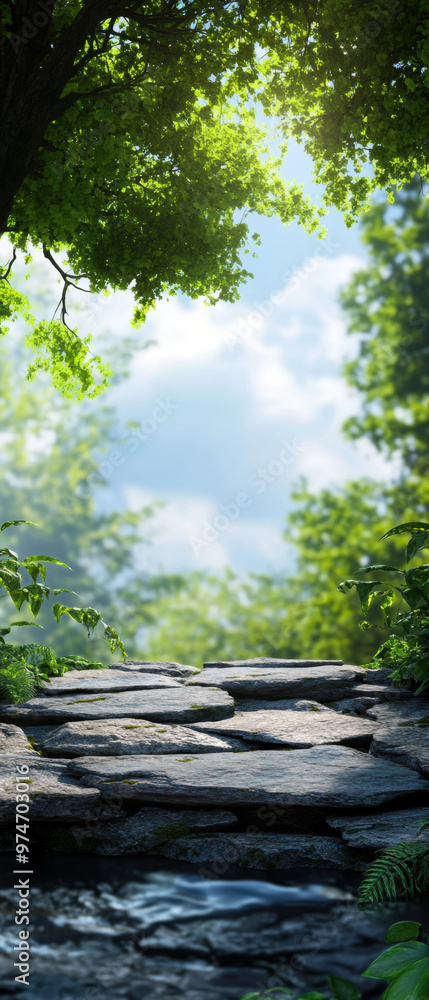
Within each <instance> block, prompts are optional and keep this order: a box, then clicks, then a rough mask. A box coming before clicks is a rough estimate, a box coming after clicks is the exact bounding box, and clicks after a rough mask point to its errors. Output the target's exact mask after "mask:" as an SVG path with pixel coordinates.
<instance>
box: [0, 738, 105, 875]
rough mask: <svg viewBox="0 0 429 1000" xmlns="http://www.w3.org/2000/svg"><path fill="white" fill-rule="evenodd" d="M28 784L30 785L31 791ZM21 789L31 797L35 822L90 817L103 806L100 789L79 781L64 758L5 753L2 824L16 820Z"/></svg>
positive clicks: (0, 763)
mask: <svg viewBox="0 0 429 1000" xmlns="http://www.w3.org/2000/svg"><path fill="white" fill-rule="evenodd" d="M17 764H18V765H19V764H28V768H29V770H28V773H27V774H22V775H21V774H18V772H17V769H16V765H17ZM17 784H19V785H20V787H19V789H17V787H16V786H17ZM24 784H25V785H28V791H27V790H26V789H25V788H24ZM17 791H18V792H19V794H28V795H29V797H30V802H29V806H30V810H29V815H30V819H31V821H33V820H35V819H49V820H53V819H58V820H64V821H72V820H76V819H81V820H83V819H90V818H91V817H92V816H94V815H96V813H97V809H98V808H99V806H100V792H99V791H98V789H96V788H88V787H85V785H84V784H83V783H82V782H79V781H76V778H75V777H73V775H71V774H70V773H69V772H68V771H67V770H66V764H65V763H64V761H59V760H52V761H51V760H50V761H47V760H42V759H41V758H40V757H38V756H36V755H35V756H34V759H30V758H29V755H28V754H22V755H18V754H4V755H3V756H2V757H0V824H6V823H10V822H12V821H13V820H14V818H15V811H16V794H17ZM23 867H24V866H23Z"/></svg>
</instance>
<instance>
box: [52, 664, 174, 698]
mask: <svg viewBox="0 0 429 1000" xmlns="http://www.w3.org/2000/svg"><path fill="white" fill-rule="evenodd" d="M170 687H174V688H177V687H179V681H178V680H177V679H176V678H174V677H167V676H166V675H165V674H153V673H150V674H147V675H146V674H142V673H140V672H136V671H127V670H108V669H106V670H103V669H100V670H68V671H67V672H66V673H65V674H63V675H62V677H52V678H51V681H50V683H47V684H45V685H44V687H43V694H47V695H49V696H50V697H57V696H58V695H66V694H97V693H98V692H100V693H102V692H103V691H112V692H113V691H133V690H137V689H146V688H170Z"/></svg>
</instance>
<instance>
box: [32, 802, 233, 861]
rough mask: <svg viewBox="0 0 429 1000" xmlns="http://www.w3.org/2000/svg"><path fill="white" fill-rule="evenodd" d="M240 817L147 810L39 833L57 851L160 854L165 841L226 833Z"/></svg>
mask: <svg viewBox="0 0 429 1000" xmlns="http://www.w3.org/2000/svg"><path fill="white" fill-rule="evenodd" d="M236 823H237V817H236V816H235V815H234V813H233V812H229V811H228V810H226V809H207V810H201V809H200V810H198V809H162V808H158V807H153V806H152V807H151V806H146V807H145V808H143V809H140V810H139V811H138V812H137V813H135V814H134V816H129V817H127V818H125V819H120V820H110V821H108V822H106V823H99V824H98V826H97V828H96V829H91V828H90V827H85V826H83V827H79V826H73V827H72V828H70V827H55V828H53V827H52V825H51V826H48V825H47V824H46V825H45V826H44V828H43V830H36V836H40V835H42V838H43V842H44V843H45V844H46V846H47V847H49V848H51V849H52V850H54V851H66V852H71V853H73V852H75V851H77V852H82V853H91V854H103V855H122V854H157V853H158V851H159V848H160V846H161V845H162V844H165V843H166V841H170V840H175V839H176V838H177V837H183V836H187V835H188V834H189V833H192V834H195V833H206V832H207V831H211V830H227V829H228V828H229V827H232V826H235V825H236Z"/></svg>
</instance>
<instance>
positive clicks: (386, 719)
mask: <svg viewBox="0 0 429 1000" xmlns="http://www.w3.org/2000/svg"><path fill="white" fill-rule="evenodd" d="M368 716H370V717H371V719H376V720H377V722H378V723H379V725H380V728H381V729H386V730H387V732H391V731H392V729H399V731H401V730H402V729H403V730H405V731H406V730H410V729H411V728H413V727H417V728H419V729H425V728H426V727H427V726H429V700H428V699H427V698H409V699H408V700H406V701H401V702H400V703H399V704H398V703H394V702H392V703H381V704H379V705H374V707H373V708H370V709H369V710H368Z"/></svg>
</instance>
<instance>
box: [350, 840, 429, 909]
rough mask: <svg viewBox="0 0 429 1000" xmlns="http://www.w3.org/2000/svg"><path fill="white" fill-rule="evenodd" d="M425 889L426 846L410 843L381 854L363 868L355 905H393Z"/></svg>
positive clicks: (428, 869) (427, 873)
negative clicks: (364, 869) (404, 897)
mask: <svg viewBox="0 0 429 1000" xmlns="http://www.w3.org/2000/svg"><path fill="white" fill-rule="evenodd" d="M428 888H429V843H428V842H427V841H426V842H425V843H421V842H419V841H415V840H410V841H407V842H406V843H403V844H396V845H395V847H389V848H387V850H385V851H383V853H382V855H381V857H379V858H376V860H375V861H373V862H372V864H370V865H369V867H368V868H367V870H366V872H365V875H364V878H363V879H362V882H361V884H360V886H359V890H358V905H359V906H371V905H374V904H377V903H384V902H387V903H393V902H395V901H396V900H398V899H401V898H402V897H403V896H407V895H410V896H417V895H419V894H420V893H423V892H425V891H426V890H427V889H428Z"/></svg>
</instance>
